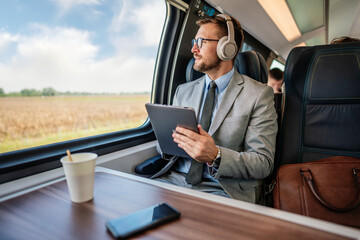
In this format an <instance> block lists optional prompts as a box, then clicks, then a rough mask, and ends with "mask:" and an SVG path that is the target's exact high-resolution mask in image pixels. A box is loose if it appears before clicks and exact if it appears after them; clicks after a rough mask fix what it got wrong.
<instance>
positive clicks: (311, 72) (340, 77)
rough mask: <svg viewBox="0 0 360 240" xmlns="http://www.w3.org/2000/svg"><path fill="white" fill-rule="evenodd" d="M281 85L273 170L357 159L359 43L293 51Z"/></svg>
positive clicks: (359, 151) (359, 140)
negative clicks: (332, 159)
mask: <svg viewBox="0 0 360 240" xmlns="http://www.w3.org/2000/svg"><path fill="white" fill-rule="evenodd" d="M284 80H285V106H284V113H283V118H282V123H281V127H280V132H279V134H280V135H279V142H278V144H277V149H276V158H275V164H276V165H275V168H276V167H277V166H279V165H283V164H288V163H301V162H309V161H314V160H318V159H322V158H326V157H331V156H337V155H347V156H354V157H360V43H346V44H336V45H322V46H314V47H299V48H294V49H293V50H292V51H291V52H290V54H289V57H288V59H287V61H286V65H285V72H284Z"/></svg>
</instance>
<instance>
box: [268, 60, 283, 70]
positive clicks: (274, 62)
mask: <svg viewBox="0 0 360 240" xmlns="http://www.w3.org/2000/svg"><path fill="white" fill-rule="evenodd" d="M273 68H279V69H280V70H281V71H284V70H285V65H284V64H282V63H281V62H279V61H277V60H273V61H272V63H271V65H270V69H273Z"/></svg>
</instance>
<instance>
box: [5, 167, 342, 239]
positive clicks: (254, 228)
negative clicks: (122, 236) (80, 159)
mask: <svg viewBox="0 0 360 240" xmlns="http://www.w3.org/2000/svg"><path fill="white" fill-rule="evenodd" d="M208 195H209V198H211V197H212V196H213V195H211V194H208ZM161 202H167V203H169V204H170V205H172V206H173V207H175V208H176V209H178V210H179V211H180V212H181V217H180V219H179V220H176V221H174V222H171V223H168V224H165V225H162V226H160V227H158V228H155V229H152V230H149V231H146V232H144V233H142V234H141V235H137V236H136V238H139V239H349V238H346V237H344V236H339V235H335V234H333V233H329V232H325V231H321V230H317V229H313V228H310V227H306V226H303V225H299V224H296V223H291V222H287V221H284V220H281V219H277V218H273V217H269V216H265V215H262V214H257V213H254V212H250V211H246V210H243V209H239V208H235V207H231V206H227V205H224V204H221V203H216V202H214V201H210V200H206V199H203V198H198V197H195V196H191V195H188V194H184V193H180V192H176V191H171V190H169V189H164V188H161V187H158V186H154V185H151V184H147V183H144V182H139V181H134V180H131V179H128V178H124V177H120V176H116V175H113V174H109V173H104V172H97V173H96V174H95V191H94V199H93V200H92V201H89V202H86V203H72V202H71V201H70V197H69V194H68V190H67V186H66V181H65V180H60V181H59V182H56V183H54V184H52V185H49V186H46V187H43V188H41V189H38V190H35V191H32V192H29V193H26V194H24V195H21V196H18V197H15V198H12V199H9V200H6V201H3V202H0V239H47V240H49V239H97V240H99V239H113V238H112V236H111V235H110V233H108V232H107V230H106V227H105V222H106V221H107V220H109V219H113V218H117V217H119V216H122V215H125V214H128V213H131V212H134V211H137V210H140V209H143V208H145V207H148V206H151V205H155V204H158V203H161Z"/></svg>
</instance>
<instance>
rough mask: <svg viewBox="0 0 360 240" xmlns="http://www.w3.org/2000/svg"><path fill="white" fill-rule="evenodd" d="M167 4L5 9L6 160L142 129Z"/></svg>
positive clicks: (105, 2) (0, 75) (99, 2)
mask: <svg viewBox="0 0 360 240" xmlns="http://www.w3.org/2000/svg"><path fill="white" fill-rule="evenodd" d="M165 14H166V6H165V2H164V1H163V0H137V1H126V0H118V1H115V0H66V1H63V0H31V1H28V0H16V1H3V2H2V3H1V8H0V142H1V144H0V153H4V152H9V151H13V150H19V149H25V148H30V147H34V146H40V145H45V144H50V143H55V142H60V141H66V140H71V139H76V138H80V137H86V136H92V135H97V134H102V133H108V132H113V131H119V130H124V129H129V128H134V127H138V126H141V125H142V124H143V123H144V122H145V120H146V118H147V114H146V110H145V107H144V104H145V103H146V102H149V101H150V92H151V87H152V79H153V73H154V66H155V61H156V54H157V48H158V45H159V41H160V36H161V32H162V28H163V24H164V21H165Z"/></svg>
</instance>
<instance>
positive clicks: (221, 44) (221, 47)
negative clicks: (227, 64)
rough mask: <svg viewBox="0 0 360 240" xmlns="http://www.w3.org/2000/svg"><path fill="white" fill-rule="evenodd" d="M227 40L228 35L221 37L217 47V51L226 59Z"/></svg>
mask: <svg viewBox="0 0 360 240" xmlns="http://www.w3.org/2000/svg"><path fill="white" fill-rule="evenodd" d="M226 41H227V37H222V38H220V40H219V42H218V44H217V47H216V53H217V55H218V57H219V58H220V59H221V60H225V59H226V56H225V55H224V44H226ZM225 61H226V60H225Z"/></svg>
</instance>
